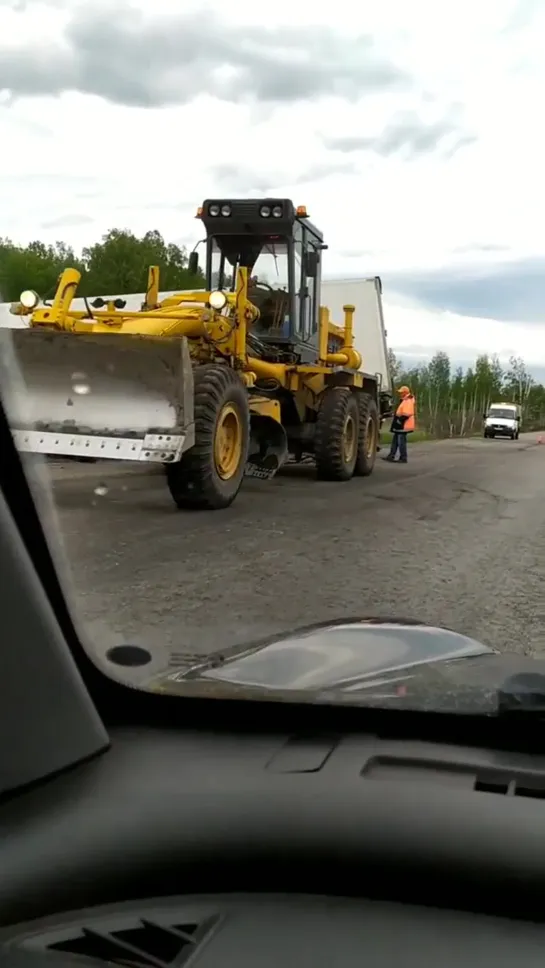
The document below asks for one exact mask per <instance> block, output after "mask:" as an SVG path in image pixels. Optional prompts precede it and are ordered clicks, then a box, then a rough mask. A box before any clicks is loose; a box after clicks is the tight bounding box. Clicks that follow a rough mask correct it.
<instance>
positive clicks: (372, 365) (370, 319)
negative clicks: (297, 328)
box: [322, 276, 393, 422]
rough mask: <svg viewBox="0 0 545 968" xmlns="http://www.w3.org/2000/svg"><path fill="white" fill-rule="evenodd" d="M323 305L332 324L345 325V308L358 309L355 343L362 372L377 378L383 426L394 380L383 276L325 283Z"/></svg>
mask: <svg viewBox="0 0 545 968" xmlns="http://www.w3.org/2000/svg"><path fill="white" fill-rule="evenodd" d="M322 304H323V305H324V306H327V307H328V308H329V311H330V314H331V320H332V321H333V322H334V323H338V324H339V325H342V322H343V320H344V313H343V306H346V305H347V304H348V305H352V306H355V307H356V312H355V313H354V343H355V345H356V346H357V348H358V350H359V351H360V352H361V354H362V357H363V363H362V367H361V369H362V370H364V371H365V373H369V374H371V375H373V376H376V377H377V380H378V382H379V401H380V415H381V422H382V421H384V420H385V419H386V418H388V417H391V415H392V393H393V388H392V377H391V373H390V366H389V362H388V344H387V342H386V336H387V332H386V327H385V325H384V312H383V307H382V282H381V279H380V277H379V276H371V277H363V278H361V279H322Z"/></svg>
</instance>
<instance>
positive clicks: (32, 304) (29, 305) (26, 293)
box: [19, 289, 40, 313]
mask: <svg viewBox="0 0 545 968" xmlns="http://www.w3.org/2000/svg"><path fill="white" fill-rule="evenodd" d="M19 302H20V303H21V306H23V308H24V309H27V310H28V312H30V313H31V312H32V310H33V309H36V306H37V305H38V303H39V302H40V297H39V295H38V293H37V292H34V290H33V289H23V292H22V293H21V295H20V296H19Z"/></svg>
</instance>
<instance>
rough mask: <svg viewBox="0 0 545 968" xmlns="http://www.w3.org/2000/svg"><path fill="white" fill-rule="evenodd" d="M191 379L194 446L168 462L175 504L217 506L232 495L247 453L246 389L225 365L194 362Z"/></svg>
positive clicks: (228, 501) (223, 505) (213, 508)
mask: <svg viewBox="0 0 545 968" xmlns="http://www.w3.org/2000/svg"><path fill="white" fill-rule="evenodd" d="M194 379H195V445H194V446H193V447H192V448H191V450H188V451H187V453H186V454H184V456H183V457H182V460H181V461H180V462H179V463H177V464H167V465H165V466H166V473H167V482H168V486H169V490H170V493H171V495H172V497H173V499H174V501H175V503H176V505H177V506H178V507H179V508H182V509H183V508H188V509H195V510H200V509H203V510H208V511H216V510H220V509H221V508H226V507H229V505H230V504H232V503H233V501H234V500H235V498H236V496H237V494H238V492H239V490H240V486H241V484H242V479H243V477H244V468H245V466H246V460H247V457H248V446H249V436H250V413H249V408H248V396H247V394H246V390H245V388H244V386H243V384H242V382H241V380H240V379H239V377H238V376H237V374H236V373H235V372H234V370H231V369H230V368H229V367H228V366H223V365H221V364H217V363H211V364H207V365H206V366H199V367H197V368H196V370H195V371H194Z"/></svg>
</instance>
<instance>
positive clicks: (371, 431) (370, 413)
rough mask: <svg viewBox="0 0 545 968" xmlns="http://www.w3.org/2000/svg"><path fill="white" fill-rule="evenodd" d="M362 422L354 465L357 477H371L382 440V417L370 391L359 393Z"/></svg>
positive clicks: (357, 397) (358, 399)
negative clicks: (380, 417)
mask: <svg viewBox="0 0 545 968" xmlns="http://www.w3.org/2000/svg"><path fill="white" fill-rule="evenodd" d="M356 399H357V401H358V410H359V415H360V423H359V429H358V456H357V457H356V465H355V467H354V475H355V476H356V477H369V475H370V474H372V473H373V469H374V466H375V462H376V459H377V451H378V446H379V441H380V419H379V415H378V407H377V404H376V400H375V399H374V397H372V396H371V394H370V393H358V394H357V396H356Z"/></svg>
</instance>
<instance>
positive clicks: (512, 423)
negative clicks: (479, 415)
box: [483, 403, 521, 440]
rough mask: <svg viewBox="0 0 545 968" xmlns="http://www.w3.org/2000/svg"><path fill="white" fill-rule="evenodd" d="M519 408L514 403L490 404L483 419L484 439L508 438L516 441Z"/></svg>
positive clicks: (518, 429)
mask: <svg viewBox="0 0 545 968" xmlns="http://www.w3.org/2000/svg"><path fill="white" fill-rule="evenodd" d="M520 416H521V414H520V407H519V406H518V405H517V404H516V403H491V404H490V406H489V408H488V410H487V411H486V413H483V418H484V432H483V433H484V436H485V437H510V438H511V440H518V438H519V433H520Z"/></svg>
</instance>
